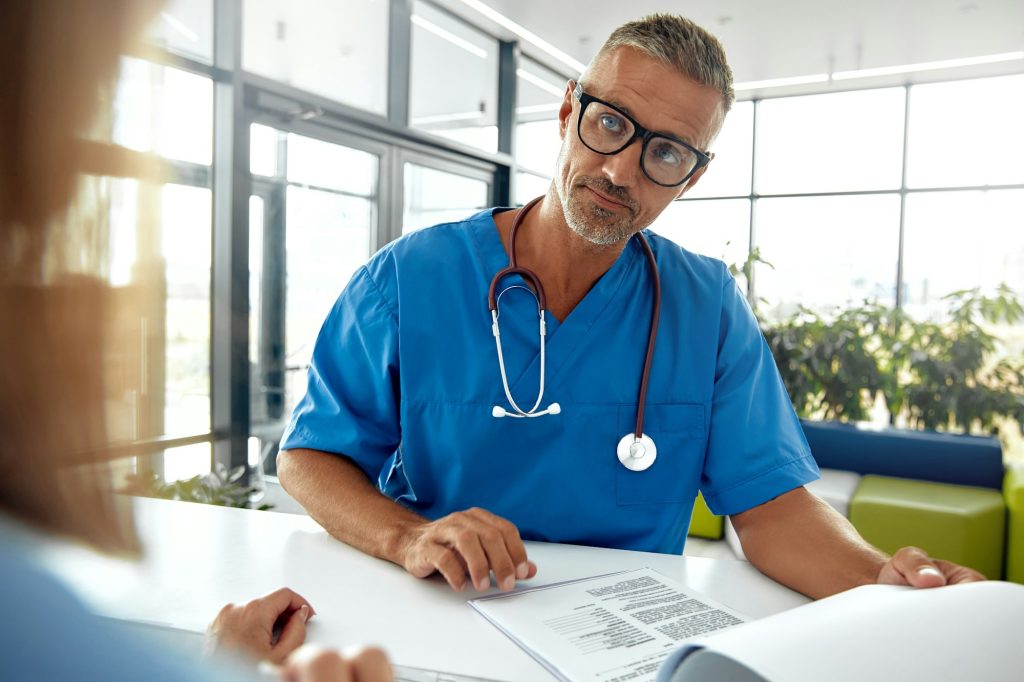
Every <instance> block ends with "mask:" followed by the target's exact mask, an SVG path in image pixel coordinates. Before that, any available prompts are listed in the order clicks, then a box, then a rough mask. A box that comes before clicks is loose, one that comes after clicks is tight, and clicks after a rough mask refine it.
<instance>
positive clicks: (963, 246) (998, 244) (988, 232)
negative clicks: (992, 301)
mask: <svg viewBox="0 0 1024 682" xmlns="http://www.w3.org/2000/svg"><path fill="white" fill-rule="evenodd" d="M903 254H904V256H903V258H904V265H903V286H904V293H905V296H904V308H905V310H906V311H907V313H908V314H909V315H910V316H911V317H913V318H914V319H917V320H924V319H929V318H931V319H934V320H941V319H943V318H944V316H945V315H944V313H945V311H946V309H947V306H946V301H943V300H942V297H943V296H945V295H946V294H949V293H952V292H954V291H959V290H962V289H973V288H974V287H982V288H983V290H986V291H987V292H989V293H991V291H992V290H993V289H994V288H995V287H996V286H997V285H999V284H1001V283H1006V284H1008V285H1010V286H1011V287H1012V288H1014V289H1015V290H1016V291H1017V294H1018V296H1024V190H994V191H989V192H983V191H977V192H926V193H920V194H916V193H915V194H911V195H909V196H908V197H907V213H906V225H905V228H904V246H903ZM1021 331H1024V330H1021ZM1018 336H1020V333H1019V332H1018Z"/></svg>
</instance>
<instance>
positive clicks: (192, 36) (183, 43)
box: [146, 0, 213, 64]
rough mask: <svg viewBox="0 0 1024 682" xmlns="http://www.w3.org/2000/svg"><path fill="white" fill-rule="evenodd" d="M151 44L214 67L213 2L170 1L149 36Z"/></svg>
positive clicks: (165, 5)
mask: <svg viewBox="0 0 1024 682" xmlns="http://www.w3.org/2000/svg"><path fill="white" fill-rule="evenodd" d="M146 37H147V38H148V39H149V41H150V42H152V43H155V44H156V45H159V46H160V47H163V48H165V49H167V50H170V51H171V52H176V53H178V54H180V55H184V56H186V57H190V58H192V59H195V60H197V61H201V62H206V63H207V64H212V63H213V0H170V2H166V3H164V7H163V11H161V12H160V13H159V15H157V17H156V19H154V20H153V23H152V24H151V25H150V27H149V29H148V30H147V32H146Z"/></svg>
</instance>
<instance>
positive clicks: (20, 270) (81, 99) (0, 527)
mask: <svg viewBox="0 0 1024 682" xmlns="http://www.w3.org/2000/svg"><path fill="white" fill-rule="evenodd" d="M156 9H157V5H156V4H155V3H154V2H152V1H151V0H147V1H145V2H143V1H133V0H64V1H62V2H58V1H56V0H4V2H2V3H0V63H2V64H3V65H4V67H3V69H2V70H0V96H2V99H0V599H2V603H3V604H4V606H5V610H6V612H5V614H4V618H3V621H2V624H0V676H2V677H4V678H5V679H7V678H8V677H9V678H10V679H54V680H56V679H104V680H139V679H147V680H205V679H231V678H232V676H233V675H235V674H236V671H235V670H232V669H228V668H219V667H217V664H215V663H212V662H211V663H210V664H209V665H207V666H205V667H197V664H196V663H194V662H192V661H188V660H183V659H182V658H181V657H180V656H175V655H172V654H171V653H170V652H166V651H163V650H161V649H160V648H158V647H156V646H154V645H153V644H152V643H150V642H148V641H146V640H144V639H143V638H141V637H139V635H138V634H137V633H136V632H133V631H132V630H131V629H130V628H128V627H126V626H124V625H122V624H118V623H115V622H113V621H109V620H106V619H101V618H97V617H95V616H93V615H92V614H90V613H88V612H87V611H86V610H85V609H84V608H83V607H82V606H81V605H80V604H79V603H78V602H77V601H76V599H75V598H74V597H73V596H72V595H71V594H70V593H68V592H67V591H66V589H65V588H64V587H63V586H62V585H60V584H59V583H58V582H57V581H55V580H54V579H53V578H52V577H50V576H49V575H47V574H46V573H45V571H43V570H41V569H40V568H39V567H38V566H37V565H36V564H35V563H33V561H32V557H31V553H32V551H33V549H34V547H35V546H37V545H39V544H40V541H41V539H42V538H43V537H44V536H49V535H56V536H60V537H64V538H68V539H72V540H77V541H81V542H84V543H86V544H88V545H91V546H93V547H95V548H97V549H99V550H102V551H104V552H108V553H112V554H118V555H122V556H128V557H137V556H138V555H139V554H140V547H139V542H138V538H137V536H136V534H135V527H134V524H133V523H132V519H131V507H130V501H129V500H126V499H123V498H119V497H117V496H115V495H114V494H113V492H112V491H113V489H114V480H113V477H112V474H111V472H110V470H109V468H108V467H107V466H106V463H105V460H106V458H105V457H104V452H105V451H106V450H107V449H108V448H109V445H110V443H109V441H108V438H107V435H106V428H105V415H104V408H103V406H104V400H105V397H106V395H105V390H104V368H103V363H104V350H105V343H106V341H107V340H108V337H109V334H110V330H109V329H108V328H107V323H108V322H109V321H110V320H112V319H114V318H115V313H116V312H117V311H115V310H112V309H111V300H112V297H111V289H110V287H109V286H108V285H106V284H105V283H104V282H103V281H102V280H101V279H99V277H98V276H99V275H102V273H103V272H104V265H103V263H104V258H105V256H106V254H107V253H108V252H109V246H110V244H109V239H108V237H107V235H105V234H102V233H101V230H100V229H99V227H98V226H97V225H95V224H87V222H86V221H83V220H81V217H80V216H79V219H78V220H77V221H76V220H75V219H74V218H72V217H71V216H73V215H74V212H73V211H72V210H71V208H72V198H73V195H74V193H75V188H76V184H77V182H78V176H79V172H80V169H81V155H82V153H83V150H82V148H83V145H82V144H81V142H80V140H81V138H82V136H83V135H84V134H85V132H86V131H87V130H88V129H89V126H90V124H91V123H93V120H94V117H95V116H96V115H97V114H98V113H99V108H100V102H101V101H102V99H103V98H102V93H103V92H104V89H105V88H107V87H109V86H110V84H111V82H112V81H113V79H114V76H115V74H116V71H117V66H118V58H119V56H120V54H121V53H122V52H123V51H124V50H125V49H126V48H127V47H128V46H129V45H130V43H131V40H133V39H134V38H136V37H137V35H138V33H139V32H140V31H141V29H142V28H143V27H144V26H145V25H146V23H147V22H148V20H150V19H151V18H152V17H153V16H155V13H156ZM313 613H314V611H313V608H312V606H311V605H310V604H309V603H308V602H307V601H306V600H305V599H303V598H302V597H301V596H300V595H298V594H296V593H294V592H292V591H291V590H288V589H281V590H278V591H277V592H274V593H273V594H270V595H268V596H266V597H263V598H261V599H256V600H254V601H253V602H250V603H249V604H247V605H245V606H233V605H228V606H226V607H224V609H223V610H221V612H220V614H219V615H218V616H217V618H216V620H215V621H214V623H213V624H212V625H211V628H210V643H211V645H212V647H213V648H214V649H216V650H228V651H235V652H241V653H243V654H245V655H247V656H249V657H251V658H253V659H258V660H264V661H268V662H270V663H272V664H275V665H277V666H279V667H278V668H277V671H278V672H279V673H280V675H281V676H282V677H284V678H285V679H289V680H349V679H356V680H359V681H360V682H376V681H377V680H389V679H391V672H390V667H389V666H388V664H387V661H386V659H385V658H384V656H383V654H382V653H381V652H380V651H378V650H367V651H364V652H362V653H361V654H358V655H356V656H355V657H353V658H351V659H347V660H346V659H344V658H342V657H341V656H340V655H339V654H337V653H336V652H333V651H326V650H320V649H312V648H310V647H303V648H301V649H300V648H299V647H300V645H301V644H302V642H303V640H304V639H305V634H306V621H307V620H308V619H309V618H310V617H311V616H312V615H313Z"/></svg>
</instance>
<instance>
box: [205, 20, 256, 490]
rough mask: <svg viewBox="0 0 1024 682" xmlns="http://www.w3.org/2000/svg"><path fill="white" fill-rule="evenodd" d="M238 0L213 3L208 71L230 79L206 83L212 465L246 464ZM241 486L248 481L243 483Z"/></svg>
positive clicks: (246, 180)
mask: <svg viewBox="0 0 1024 682" xmlns="http://www.w3.org/2000/svg"><path fill="white" fill-rule="evenodd" d="M241 42H242V0H216V2H215V5H214V64H215V66H216V67H218V68H220V69H222V70H224V71H225V72H227V73H230V74H231V78H230V79H228V80H226V81H217V82H215V83H214V155H213V158H214V163H213V260H212V268H213V272H212V289H213V291H212V296H211V297H210V315H211V334H210V346H211V347H210V359H211V367H210V393H211V395H210V406H211V415H210V418H211V422H212V424H213V429H212V430H213V431H214V432H219V433H226V434H227V437H226V438H225V439H223V440H220V441H218V442H216V443H214V447H213V460H214V462H215V463H219V464H222V465H224V466H226V467H228V468H229V469H233V468H235V467H238V466H243V467H247V465H248V437H249V428H250V423H249V422H250V410H249V388H250V381H251V380H250V376H249V193H250V183H251V179H250V177H249V126H248V123H247V118H246V114H245V106H244V91H243V88H244V85H243V83H242V80H241V76H240V73H241V54H242V44H241ZM245 478H246V481H247V480H248V476H246V477H245Z"/></svg>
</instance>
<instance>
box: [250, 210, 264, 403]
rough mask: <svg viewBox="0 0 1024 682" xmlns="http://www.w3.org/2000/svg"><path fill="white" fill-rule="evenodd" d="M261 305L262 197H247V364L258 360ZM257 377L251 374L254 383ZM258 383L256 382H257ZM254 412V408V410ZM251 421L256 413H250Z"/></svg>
mask: <svg viewBox="0 0 1024 682" xmlns="http://www.w3.org/2000/svg"><path fill="white" fill-rule="evenodd" d="M262 305H263V199H262V198H261V197H256V196H251V197H249V365H250V366H251V367H252V368H253V369H254V370H255V369H257V367H258V365H259V361H260V313H261V312H262V307H261V306H262ZM258 378H259V377H257V376H253V377H252V381H253V383H255V382H256V381H257V380H258ZM257 385H258V384H257ZM254 412H255V410H254ZM252 419H253V421H257V420H258V415H256V414H253V415H252Z"/></svg>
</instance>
